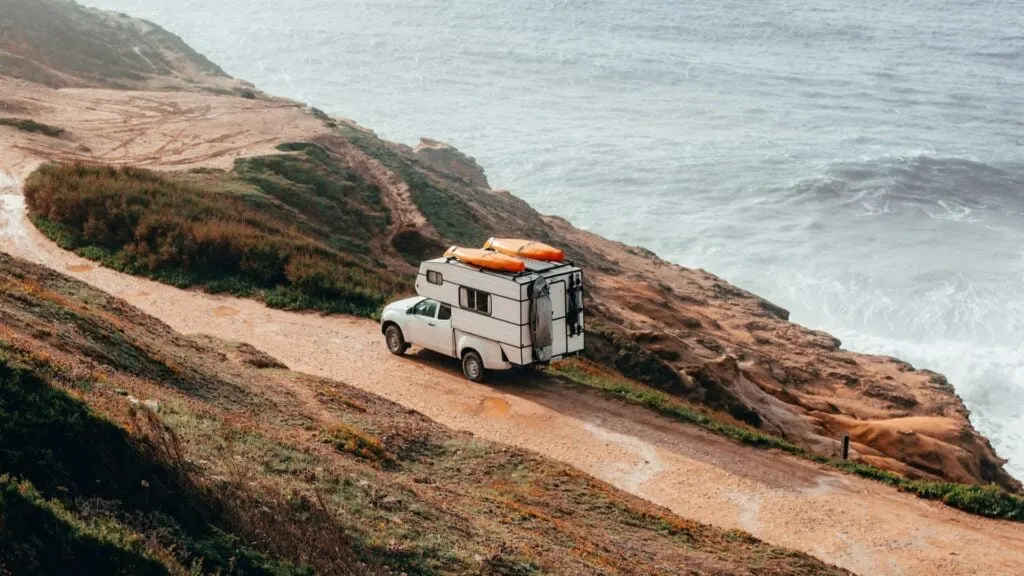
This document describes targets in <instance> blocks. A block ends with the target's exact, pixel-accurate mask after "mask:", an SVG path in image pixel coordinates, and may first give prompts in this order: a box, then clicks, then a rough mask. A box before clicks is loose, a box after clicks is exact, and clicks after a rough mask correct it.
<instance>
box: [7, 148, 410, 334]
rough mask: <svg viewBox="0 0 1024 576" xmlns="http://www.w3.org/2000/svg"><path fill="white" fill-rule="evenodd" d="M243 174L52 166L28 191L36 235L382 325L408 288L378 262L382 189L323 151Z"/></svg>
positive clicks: (266, 160) (175, 275)
mask: <svg viewBox="0 0 1024 576" xmlns="http://www.w3.org/2000/svg"><path fill="white" fill-rule="evenodd" d="M284 149H285V150H287V151H292V152H295V153H294V154H288V155H284V154H283V155H279V156H269V157H262V158H250V159H246V160H241V161H239V163H238V166H236V170H235V172H233V173H214V172H204V173H195V172H193V173H188V174H160V173H156V172H152V171H148V170H142V169H137V168H114V167H105V166H92V165H84V164H48V165H45V166H43V167H41V168H40V169H39V170H38V171H37V172H36V173H35V174H33V176H32V177H30V178H29V181H28V182H27V183H26V186H25V196H26V200H27V204H28V206H29V209H30V212H31V215H32V217H33V220H34V222H35V223H36V225H37V227H38V228H39V229H40V230H41V231H42V232H43V233H44V234H46V235H47V236H48V237H50V238H51V239H53V240H54V241H56V242H57V243H58V244H60V245H61V246H62V247H64V248H66V249H70V250H74V251H76V252H77V253H78V254H80V255H81V256H83V257H86V258H90V259H93V260H96V261H99V262H101V263H102V264H104V265H106V266H109V267H112V268H115V269H118V270H121V271H124V272H129V273H133V274H139V275H144V276H148V277H151V278H154V279H157V280H160V281H163V282H166V283H169V284H172V285H175V286H179V287H189V286H204V287H206V288H207V289H208V290H210V291H212V292H230V293H232V294H237V295H243V296H250V295H255V296H258V297H260V298H263V299H264V300H265V301H266V302H267V303H268V304H269V305H271V306H278V307H282V308H290V309H316V310H321V311H325V312H345V313H350V314H357V315H361V316H373V315H375V314H376V313H377V311H378V310H379V309H380V307H381V305H382V304H383V303H384V301H385V300H386V299H388V298H389V297H390V296H391V295H393V294H394V293H396V292H399V291H402V290H403V289H404V282H406V281H405V280H403V279H400V278H399V277H398V276H396V275H394V274H392V273H390V272H389V271H388V270H387V269H386V268H381V267H380V266H378V265H377V264H376V262H375V261H374V260H373V259H372V258H371V257H370V252H371V250H370V246H369V242H370V240H371V238H372V237H373V235H374V234H375V233H379V232H380V231H381V230H383V229H386V227H387V225H388V222H389V216H388V213H387V209H386V207H384V205H383V201H382V199H381V197H380V191H379V190H378V189H376V188H374V187H372V186H369V185H367V184H366V183H365V182H363V181H362V180H361V179H359V178H358V177H357V176H356V175H355V174H354V173H352V172H351V171H349V170H347V169H345V168H344V167H342V166H340V165H338V164H337V163H336V162H335V161H334V159H332V158H330V157H329V155H328V153H327V152H326V151H325V150H323V149H322V148H319V147H317V146H314V145H299V144H294V145H289V146H286V147H285V148H284Z"/></svg>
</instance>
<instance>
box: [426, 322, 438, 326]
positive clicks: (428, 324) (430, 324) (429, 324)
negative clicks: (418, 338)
mask: <svg viewBox="0 0 1024 576" xmlns="http://www.w3.org/2000/svg"><path fill="white" fill-rule="evenodd" d="M427 326H437V324H434V323H433V322H427Z"/></svg>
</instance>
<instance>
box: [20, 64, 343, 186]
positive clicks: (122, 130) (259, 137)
mask: <svg viewBox="0 0 1024 576" xmlns="http://www.w3.org/2000/svg"><path fill="white" fill-rule="evenodd" d="M301 107H302V106H301V105H299V104H297V103H295V102H292V101H288V100H245V99H243V98H239V97H237V96H216V95H212V94H207V93H194V92H156V93H149V92H125V91H116V90H94V89H67V90H51V89H49V88H46V87H43V86H39V85H36V84H30V83H27V82H22V81H19V80H13V79H10V78H5V77H2V76H0V108H10V109H12V110H15V111H16V112H17V114H15V115H16V116H18V117H31V118H34V119H36V120H38V121H40V122H43V123H46V124H49V125H52V126H57V127H60V128H63V129H65V130H67V131H68V133H67V135H65V136H64V137H62V138H49V137H46V136H42V135H38V134H27V133H25V132H21V131H18V130H15V129H13V128H6V127H3V128H0V165H2V166H3V167H4V169H5V170H6V171H7V172H8V173H9V174H13V175H15V176H21V177H24V176H26V175H27V174H28V172H29V171H30V169H31V168H32V167H33V166H34V165H36V164H38V163H39V162H41V161H43V160H54V159H60V160H89V161H93V162H103V163H106V164H114V165H119V164H137V165H145V166H148V167H154V168H164V169H175V168H190V167H193V166H196V165H202V166H207V167H216V168H230V167H231V165H232V163H233V162H234V160H235V159H236V158H241V157H246V156H258V155H261V154H269V153H273V152H274V151H275V146H276V145H277V144H279V143H281V142H287V141H289V140H293V139H308V138H310V137H313V136H316V135H317V134H324V133H326V129H325V127H324V126H323V122H321V121H320V120H317V119H316V118H314V117H312V116H310V115H308V114H301V113H296V110H297V109H300V108H301ZM0 115H3V114H0Z"/></svg>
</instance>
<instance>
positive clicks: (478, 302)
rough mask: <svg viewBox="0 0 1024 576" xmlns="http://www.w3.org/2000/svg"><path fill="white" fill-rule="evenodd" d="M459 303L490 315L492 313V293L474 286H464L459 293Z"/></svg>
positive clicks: (467, 308) (468, 308) (469, 308)
mask: <svg viewBox="0 0 1024 576" xmlns="http://www.w3.org/2000/svg"><path fill="white" fill-rule="evenodd" d="M459 305H460V306H462V307H463V308H465V309H466V310H474V311H476V312H480V313H481V314H488V315H489V314H490V313H491V295H490V294H488V293H486V292H481V291H479V290H474V289H472V288H462V289H461V290H460V293H459Z"/></svg>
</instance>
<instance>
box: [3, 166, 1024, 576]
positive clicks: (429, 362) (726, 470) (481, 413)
mask: <svg viewBox="0 0 1024 576" xmlns="http://www.w3.org/2000/svg"><path fill="white" fill-rule="evenodd" d="M4 168H5V166H3V165H2V164H0V171H2V170H4ZM11 168H13V167H7V172H6V175H5V176H3V177H0V249H2V250H4V251H6V252H9V253H11V254H13V255H15V256H20V257H23V258H26V259H29V260H33V261H37V262H40V263H43V264H45V265H47V266H50V267H51V268H54V269H56V270H59V271H61V272H64V273H66V274H69V275H70V276H73V277H75V278H78V279H81V280H84V281H85V282H88V283H90V284H92V285H94V286H96V287H98V288H100V289H102V290H105V291H107V292H109V293H111V294H115V295H117V296H120V297H122V298H124V299H125V300H127V301H128V302H131V303H132V304H134V305H136V306H138V307H139V308H140V309H142V310H143V311H145V312H147V313H149V314H151V315H153V316H155V317H157V318H160V319H162V320H163V321H165V322H167V323H168V324H170V325H171V326H172V327H174V328H175V329H176V330H178V331H181V332H183V333H186V334H210V335H213V336H217V337H220V338H224V339H229V340H236V341H241V342H247V343H249V344H252V345H253V346H256V347H258V348H260V349H262V350H265V351H266V352H268V353H270V354H272V355H274V356H275V357H277V358H278V359H280V360H281V361H283V362H285V363H286V364H288V365H289V366H290V367H291V368H293V369H295V370H300V371H304V372H308V373H311V374H316V375H319V376H325V377H329V378H334V379H338V380H342V381H345V382H347V383H349V384H352V385H355V386H358V387H360V388H363V389H365V390H368V391H370V392H373V393H375V394H379V395H381V396H383V397H386V398H388V399H391V400H393V401H396V402H398V403H400V404H403V405H405V406H408V407H409V408H412V409H415V410H418V411H420V412H422V413H424V414H426V415H427V416H429V417H430V418H433V419H434V420H437V421H438V422H440V423H442V424H445V425H447V426H450V427H452V428H456V429H461V430H468V431H471V432H473V433H475V434H476V435H478V436H480V437H482V438H486V439H488V440H494V441H499V442H505V443H508V444H513V445H516V446H520V447H523V448H528V449H532V450H535V451H537V452H539V453H541V454H544V455H546V456H548V457H551V458H554V459H557V460H560V461H563V462H566V463H568V464H570V465H572V466H575V467H577V468H578V469H580V470H583V471H585V472H587V473H589V474H592V475H593V476H595V477H597V478H600V479H602V480H605V481H608V482H610V483H612V484H614V485H615V486H618V487H620V488H622V489H624V490H627V491H629V492H631V493H633V494H636V495H638V496H641V497H643V498H647V499H649V500H651V501H653V502H655V503H658V504H661V505H663V506H666V507H667V508H670V509H671V510H673V511H674V512H676V513H677V514H679V515H681V516H684V517H687V518H693V519H696V520H699V521H702V522H706V523H709V524H713V525H716V526H720V527H723V528H740V529H743V530H746V531H748V532H750V533H751V534H753V535H755V536H757V537H758V538H761V539H763V540H766V541H768V542H771V543H773V544H777V545H780V546H785V547H788V548H793V549H798V550H803V551H805V552H808V553H811V554H814V555H815V556H817V557H819V558H821V559H823V560H825V561H827V562H831V563H835V564H837V565H840V566H843V567H845V568H848V569H850V570H852V571H855V572H857V573H860V574H865V575H875V574H894V575H915V576H916V575H920V576H940V575H959V574H971V575H974V574H985V575H1016V574H1021V573H1022V572H1024V528H1022V527H1021V525H1019V524H1013V523H1009V522H1001V521H993V520H986V519H982V518H978V517H974V516H970V515H968V514H965V513H961V512H958V511H956V510H953V509H950V508H948V507H945V506H942V505H941V504H936V503H931V502H926V501H923V500H919V499H917V498H914V497H912V496H908V495H905V494H900V493H898V492H896V491H895V490H892V489H890V488H888V487H886V486H883V485H880V484H878V483H874V482H869V481H867V480H862V479H859V478H855V477H851V476H847V475H842V474H837V473H835V472H832V471H828V470H824V469H821V468H819V467H818V466H816V465H813V464H811V463H808V462H805V461H802V460H799V459H795V458H791V457H788V456H783V455H779V454H771V453H767V452H763V451H757V450H752V449H748V448H744V447H741V446H738V445H736V444H733V443H731V442H729V441H726V440H724V439H721V438H719V437H716V436H712V435H710V434H707V433H704V432H703V431H701V430H699V429H696V428H693V427H688V426H684V425H681V424H677V423H674V422H669V421H667V420H664V419H661V418H658V417H655V416H653V415H652V414H650V413H649V412H646V411H644V410H641V409H638V408H635V407H631V406H627V405H624V404H621V403H619V402H616V401H610V400H606V399H603V398H598V397H595V396H593V395H591V394H588V393H580V392H577V391H573V390H570V389H568V388H566V387H564V386H562V385H560V384H557V383H551V382H544V381H537V380H536V378H533V379H531V378H530V377H524V376H523V375H522V374H520V375H518V376H516V375H508V376H505V377H502V378H499V379H498V380H497V381H496V382H494V383H492V385H491V386H487V385H478V384H473V383H470V382H468V381H466V380H464V379H463V378H462V377H461V376H460V375H459V373H458V370H457V366H456V365H455V364H454V363H452V362H448V361H445V360H443V359H440V358H438V357H436V356H433V355H429V354H423V353H421V354H417V355H413V356H410V357H409V358H406V359H399V358H394V357H392V356H391V355H390V354H388V352H387V351H386V349H385V347H384V344H383V341H382V339H381V336H380V332H379V329H378V327H377V325H376V324H375V323H373V322H369V321H366V320H360V319H355V318H347V317H330V318H327V317H322V316H318V315H313V314H298V313H289V312H282V311H276V310H270V309H267V308H266V307H264V306H263V305H261V304H259V303H256V302H253V301H249V300H240V299H233V298H227V297H219V296H217V297H215V296H210V295H206V294H201V293H197V292H192V291H182V290H178V289H175V288H172V287H169V286H165V285H162V284H157V283H154V282H149V281H146V280H142V279H138V278H134V277H130V276H125V275H122V274H119V273H116V272H113V271H110V270H107V269H102V268H97V267H96V266H95V265H93V264H92V263H90V262H88V261H85V260H82V259H80V258H78V257H76V256H74V255H72V254H69V253H66V252H64V251H62V250H60V249H59V248H58V247H56V246H55V245H53V244H52V243H50V242H49V241H48V240H46V239H45V238H43V237H42V235H41V234H39V233H38V231H36V230H35V229H34V228H32V227H31V225H30V224H29V223H27V221H26V220H25V218H24V202H23V200H22V197H21V196H20V195H19V192H18V191H17V189H16V186H17V182H16V181H15V178H13V172H14V170H13V169H11ZM19 168H24V166H21V167H19Z"/></svg>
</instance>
